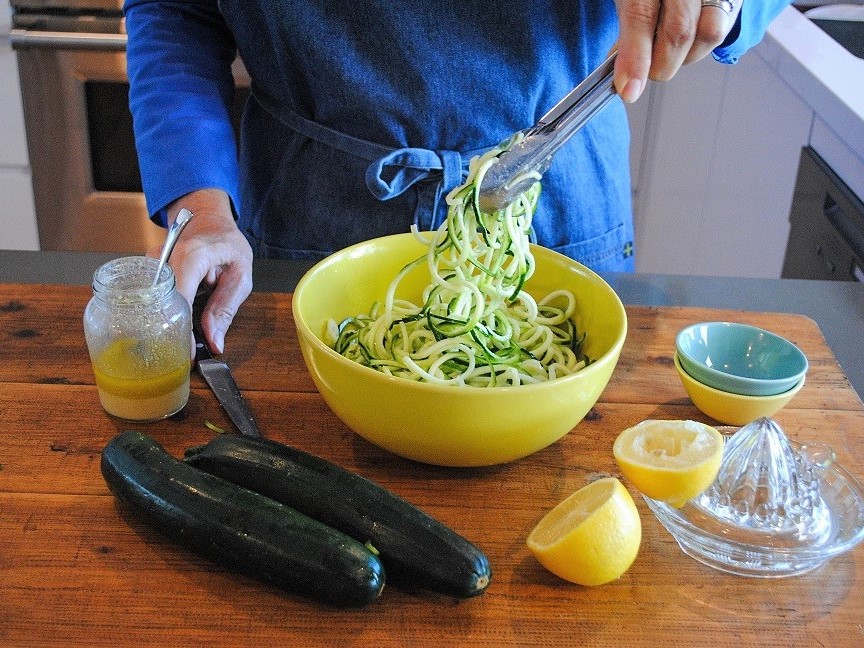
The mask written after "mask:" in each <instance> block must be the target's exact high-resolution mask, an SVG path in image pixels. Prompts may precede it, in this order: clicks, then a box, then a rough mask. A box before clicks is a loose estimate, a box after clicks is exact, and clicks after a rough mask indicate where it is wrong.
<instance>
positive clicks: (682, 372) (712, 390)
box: [672, 351, 807, 403]
mask: <svg viewBox="0 0 864 648" xmlns="http://www.w3.org/2000/svg"><path fill="white" fill-rule="evenodd" d="M672 361H673V363H674V364H675V369H677V370H678V374H679V376H681V378H682V380H684V381H685V382H690V383H692V384H696V385H698V386H700V387H702V388H703V389H705V391H706V392H707V393H708V394H711V395H714V396H720V397H723V398H727V399H730V400H736V401H747V402H751V403H757V402H759V403H767V402H769V401H771V400H775V399H777V400H779V399H782V398H786V397H791V396H794V395H795V394H797V393H798V392H799V391H800V390H801V388H802V387H803V386H804V381H805V380H806V379H807V376H801V379H800V380H798V382H796V383H795V384H794V385H793V386H792V387H790V388H789V389H787V390H786V391H782V392H780V393H779V394H769V395H767V396H754V395H752V394H736V393H735V392H730V391H724V390H722V389H717V388H716V387H712V386H711V385H708V384H706V383H704V382H702V381H701V380H699V379H698V378H694V377H693V376H691V375H690V374H689V373H687V370H686V369H684V367H683V365H682V364H681V360H680V359H679V357H678V353H677V351H676V353H675V354H674V355H673V356H672Z"/></svg>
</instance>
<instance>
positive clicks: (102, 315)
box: [84, 256, 192, 421]
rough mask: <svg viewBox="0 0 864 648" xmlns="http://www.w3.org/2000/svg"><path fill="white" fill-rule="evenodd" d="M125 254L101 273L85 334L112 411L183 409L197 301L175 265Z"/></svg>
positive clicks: (154, 414) (143, 415)
mask: <svg viewBox="0 0 864 648" xmlns="http://www.w3.org/2000/svg"><path fill="white" fill-rule="evenodd" d="M158 265H159V262H158V260H157V259H152V258H149V257H141V256H136V257H123V258H120V259H114V260H113V261H109V262H108V263H106V264H104V265H103V266H101V267H100V268H99V269H98V270H97V271H96V273H95V274H94V275H93V297H92V298H91V299H90V302H89V303H88V304H87V307H86V309H85V310H84V335H85V338H86V340H87V350H88V351H89V353H90V361H91V363H92V365H93V374H94V376H95V378H96V386H97V388H98V390H99V400H100V402H101V403H102V407H103V408H105V411H106V412H108V413H109V414H111V415H112V416H115V417H117V418H121V419H125V420H129V421H154V420H158V419H163V418H166V417H168V416H171V415H172V414H176V413H177V412H179V411H180V410H181V409H183V407H184V406H185V405H186V402H187V401H188V400H189V372H190V370H191V366H192V362H191V359H192V308H191V306H190V305H189V302H188V301H187V300H186V298H185V297H183V295H181V294H180V293H179V292H177V291H176V289H175V284H176V279H175V277H174V273H173V271H172V270H171V268H170V267H168V266H167V265H166V266H165V267H164V268H163V270H162V272H161V275H160V277H159V279H158V281H157V282H156V284H155V285H153V277H154V275H155V273H156V269H157V267H158Z"/></svg>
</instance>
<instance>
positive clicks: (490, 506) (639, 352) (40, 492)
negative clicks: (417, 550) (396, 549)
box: [0, 284, 864, 647]
mask: <svg viewBox="0 0 864 648" xmlns="http://www.w3.org/2000/svg"><path fill="white" fill-rule="evenodd" d="M89 298H90V290H89V288H87V287H84V286H53V285H49V286H40V287H38V289H37V288H36V287H34V286H32V285H15V284H11V285H9V284H7V285H0V336H2V342H0V426H2V428H0V645H3V646H16V647H17V646H31V645H32V646H70V645H76V646H126V645H130V646H173V645H184V646H199V645H200V646H233V645H237V646H250V645H262V646H267V645H271V646H276V645H302V646H306V645H374V646H402V645H424V644H429V645H448V646H457V645H458V646H461V645H472V646H476V645H495V646H497V645H518V646H541V645H542V646H547V645H563V644H567V645H613V644H614V645H616V646H657V645H671V644H673V643H674V644H675V645H676V646H678V647H683V646H705V645H709V644H710V645H713V646H736V647H737V646H742V645H755V644H758V645H760V646H811V645H829V646H852V645H855V646H860V645H864V548H862V547H861V546H860V545H859V546H858V547H856V548H855V549H854V550H852V551H850V552H847V553H845V554H843V555H841V556H839V557H837V558H835V559H833V560H831V561H829V562H828V563H826V564H825V565H823V566H821V567H820V568H819V569H817V570H815V571H813V572H811V573H809V574H805V575H802V576H797V577H791V578H782V579H759V578H744V577H740V576H734V575H729V574H725V573H722V572H719V571H716V570H713V569H711V568H709V567H706V566H704V565H702V564H701V563H699V562H697V561H695V560H693V559H691V558H689V557H687V556H686V555H685V554H684V553H683V552H682V551H681V550H680V549H679V547H678V545H677V544H676V542H675V541H674V539H673V538H672V537H671V536H670V535H669V534H668V533H667V532H666V531H665V529H663V527H662V526H661V525H660V523H659V522H658V521H657V519H656V518H655V517H654V516H653V514H652V513H651V512H650V510H649V509H648V507H647V506H646V505H645V503H644V501H643V500H642V499H641V497H636V495H637V493H636V491H635V490H634V489H633V488H632V487H631V486H630V485H629V484H628V483H627V481H626V479H624V478H623V477H621V475H620V474H619V472H618V470H617V467H616V465H615V463H614V460H613V457H612V452H611V446H612V442H613V440H614V438H615V437H616V436H617V434H618V433H619V432H620V431H621V430H623V429H624V428H626V427H629V426H631V425H633V424H635V423H637V422H639V421H641V420H644V419H647V418H667V419H682V418H693V419H696V420H702V421H706V422H709V423H711V422H712V421H711V420H710V419H708V418H706V417H705V415H703V414H701V413H700V412H699V411H698V410H696V409H695V408H694V407H693V405H692V403H691V402H690V400H689V398H688V397H687V395H686V393H685V392H684V389H683V387H682V385H681V383H680V381H679V380H678V377H677V375H676V373H675V369H674V367H673V365H672V352H673V350H674V337H675V333H676V332H677V331H678V330H679V329H681V328H683V327H684V326H685V325H687V324H690V323H693V322H696V321H704V320H709V319H730V320H737V321H742V322H747V323H752V324H755V325H758V326H762V327H765V328H769V329H771V330H772V331H775V332H777V333H779V334H781V335H784V336H786V337H788V338H790V339H792V340H794V341H795V342H796V343H797V344H798V345H799V346H800V347H801V348H802V349H803V350H804V352H805V353H806V354H807V357H808V359H809V361H810V371H809V374H808V378H807V383H806V385H805V386H804V388H803V389H802V391H801V392H800V393H799V394H798V395H797V396H796V397H795V399H794V400H793V401H792V402H791V403H790V404H789V405H788V406H787V407H786V408H785V409H784V410H783V411H781V412H780V413H778V414H777V415H776V416H775V419H776V420H777V421H778V422H779V423H780V424H781V425H782V426H783V428H784V430H785V431H786V433H787V434H788V435H789V436H790V437H791V438H792V439H793V440H796V441H820V442H824V443H828V444H830V445H831V446H832V447H833V448H834V450H835V451H836V453H837V456H838V459H839V461H840V463H841V465H843V466H844V467H845V468H847V469H848V470H849V471H850V472H851V473H853V474H854V475H856V476H857V477H858V478H859V479H861V478H864V405H862V402H861V400H860V399H859V398H858V396H857V395H856V394H855V392H854V391H853V390H852V389H851V387H850V386H849V383H848V381H847V380H846V378H845V376H844V375H843V373H842V371H841V370H840V368H839V366H838V365H837V362H836V361H835V359H834V356H833V354H832V353H831V350H830V349H829V348H828V346H827V345H826V343H825V341H824V338H823V337H822V334H821V332H820V331H819V329H818V327H817V326H816V324H815V323H814V322H813V321H812V320H810V319H808V318H805V317H803V316H797V315H781V314H771V313H750V312H743V311H725V310H724V311H721V310H711V309H701V308H700V309H696V308H649V307H628V308H627V311H628V316H629V331H628V337H627V341H626V343H625V345H624V351H623V353H622V356H621V359H620V361H619V363H618V366H617V368H616V370H615V373H614V374H613V376H612V379H611V381H610V383H609V385H608V387H607V388H606V390H605V391H604V393H603V395H602V397H601V399H600V401H599V402H598V403H597V405H596V406H595V408H594V409H593V410H592V412H591V413H590V414H589V416H588V417H586V419H585V420H584V421H583V422H582V423H580V424H579V425H578V426H577V427H576V429H575V430H574V431H572V432H571V433H570V434H568V435H567V436H565V437H564V438H563V439H562V440H560V441H559V442H558V443H556V444H554V445H552V446H550V447H549V448H547V449H545V450H542V451H540V452H538V453H536V454H534V455H532V456H530V457H527V458H525V459H522V460H520V461H516V462H513V463H511V464H507V465H502V466H496V467H491V468H482V469H453V468H440V467H434V466H426V465H422V464H418V463H414V462H411V461H407V460H404V459H401V458H399V457H396V456H393V455H391V454H389V453H387V452H385V451H383V450H380V449H378V448H376V447H374V446H372V445H370V444H369V443H367V442H365V441H363V440H362V439H360V438H359V437H357V436H356V435H354V434H353V433H352V432H351V431H350V430H349V429H347V428H346V427H345V426H344V425H343V424H342V423H341V422H340V421H339V420H338V419H337V418H336V416H335V415H333V414H332V413H331V412H330V410H329V409H328V407H327V406H326V404H325V403H324V401H323V400H322V399H321V397H320V396H319V395H318V393H317V392H316V390H315V387H314V385H313V383H312V381H311V379H310V377H309V375H308V373H307V372H306V368H305V366H304V364H303V360H302V357H301V355H300V351H299V348H298V345H297V339H296V332H295V330H294V324H293V319H292V317H291V309H290V307H291V295H290V294H281V293H253V294H252V295H251V296H250V298H249V300H248V301H247V302H246V304H245V305H244V306H243V308H242V309H241V312H240V313H239V314H238V316H237V318H236V320H235V324H234V326H233V328H232V329H231V332H230V336H229V339H228V351H227V353H226V355H225V358H224V359H225V360H226V361H227V362H228V363H229V365H230V366H231V367H232V369H233V371H234V374H235V378H236V380H237V383H238V385H239V386H240V388H241V389H242V390H243V392H244V395H245V397H246V399H247V401H248V402H249V404H250V406H251V407H252V409H253V411H254V412H255V415H256V418H257V420H258V422H259V424H260V426H261V428H262V429H263V431H264V433H265V435H266V436H268V437H269V438H271V439H274V440H278V441H282V442H286V443H290V444H292V445H295V446H297V447H299V448H302V449H303V450H306V451H308V452H312V453H314V454H317V455H319V456H322V457H326V458H328V459H330V460H332V461H334V462H336V463H338V464H340V465H342V466H344V467H346V468H348V469H350V470H353V471H355V472H357V473H360V474H362V475H364V476H366V477H369V478H370V479H373V480H375V481H377V482H378V483H380V484H382V485H383V486H385V487H387V488H389V489H391V490H393V491H394V492H396V493H398V494H400V495H402V496H403V497H405V498H406V499H407V500H409V501H410V502H412V503H414V504H415V505H417V506H419V507H420V508H422V509H423V510H425V511H426V512H428V513H430V514H431V515H433V516H435V517H437V518H438V519H440V520H441V521H442V522H444V523H446V524H448V525H449V526H451V527H452V528H454V529H455V530H457V531H458V532H459V533H461V534H462V535H464V536H466V537H467V538H469V539H470V540H472V541H473V542H475V543H476V544H477V545H478V546H480V547H481V548H482V549H483V550H484V551H485V552H486V553H487V555H488V557H489V560H490V562H491V564H492V568H493V572H494V573H493V581H492V584H491V586H490V587H489V589H488V590H487V592H486V593H485V594H484V595H483V596H481V597H478V598H475V599H470V600H467V601H454V600H451V599H447V598H442V597H437V596H433V595H426V594H417V593H407V592H404V591H400V590H399V589H397V588H395V587H392V586H391V587H385V590H384V593H383V594H382V596H381V598H380V599H379V600H378V601H376V602H375V603H374V604H372V605H371V606H369V607H367V608H364V609H360V610H336V609H331V608H328V607H325V606H323V605H319V604H316V603H312V602H309V601H307V600H304V599H301V598H297V597H294V596H292V595H290V594H287V593H285V592H283V591H281V590H278V589H276V588H273V587H269V586H267V585H263V584H261V583H259V582H257V581H255V580H252V579H250V578H247V577H244V576H240V575H237V574H235V573H233V572H230V571H227V570H225V569H223V568H221V567H219V566H216V565H214V564H212V563H210V562H208V561H206V560H204V559H202V558H199V557H198V556H196V555H194V554H192V553H191V552H189V551H187V550H185V549H183V548H181V547H179V546H177V545H175V544H173V543H172V542H170V541H168V540H166V539H164V538H163V537H161V536H160V535H158V534H157V533H156V532H154V531H153V530H151V529H150V528H149V527H147V526H146V525H144V524H143V523H141V522H139V521H138V520H137V519H136V518H134V517H133V516H132V515H130V514H129V513H128V511H126V510H125V509H123V508H122V507H121V506H119V505H118V504H117V502H116V500H115V498H114V497H113V496H112V495H111V493H110V492H109V491H108V488H107V487H106V485H105V482H104V481H103V479H102V476H101V474H100V471H99V455H100V452H101V449H102V447H103V446H104V445H105V443H107V441H108V440H109V439H110V438H112V437H113V436H114V435H116V434H117V433H118V432H120V431H122V430H124V429H128V428H129V427H134V426H131V425H130V424H124V423H122V422H119V421H116V420H113V419H111V418H110V417H109V416H107V415H106V414H105V413H104V412H103V410H102V409H101V407H100V405H99V401H98V396H97V393H96V388H95V386H94V384H93V376H92V372H91V369H90V364H89V360H88V357H87V352H86V348H85V344H84V336H83V329H82V323H81V316H82V313H83V309H84V306H85V304H86V302H87V300H88V299H89ZM192 387H193V389H192V395H191V397H190V400H189V404H188V405H187V407H186V408H185V409H184V410H183V411H182V412H181V413H180V414H179V415H177V416H175V417H173V418H171V419H169V420H166V421H162V422H159V423H152V424H146V425H144V426H138V428H139V429H143V430H144V431H145V432H147V433H148V434H150V435H152V436H153V437H155V438H156V439H157V440H158V441H159V442H160V443H162V444H163V445H164V446H165V447H166V448H167V449H168V451H169V452H171V453H173V454H175V455H176V456H179V455H181V454H182V451H183V450H184V449H185V448H187V447H190V446H193V445H197V444H200V443H203V442H206V440H207V439H209V438H210V437H211V435H212V432H211V431H210V430H209V429H207V428H206V427H205V425H204V422H205V421H211V422H213V423H215V424H216V425H219V426H222V427H225V428H229V429H230V427H231V426H230V423H229V421H228V419H227V418H226V416H225V415H224V412H223V411H222V410H221V408H220V407H219V405H218V403H217V401H216V399H215V397H214V396H213V394H212V393H211V392H210V391H209V390H208V389H207V387H206V385H205V384H204V382H203V381H202V380H201V379H200V377H198V375H197V374H193V383H192ZM607 474H612V475H616V476H618V477H621V478H622V481H623V482H624V484H625V485H626V486H627V487H628V488H629V489H630V490H631V493H632V494H633V495H634V499H635V500H636V503H637V506H638V508H639V511H640V514H641V517H642V524H643V540H642V545H641V550H640V553H639V556H638V557H637V559H636V562H635V563H634V564H633V566H632V567H631V568H630V570H629V571H628V572H627V573H626V574H624V576H622V577H621V578H620V579H619V580H617V581H615V582H613V583H610V584H608V585H603V586H600V587H595V588H585V587H580V586H578V585H573V584H570V583H566V582H564V581H561V580H560V579H558V578H556V577H555V576H553V575H551V574H550V573H548V572H546V571H545V570H544V569H543V568H542V567H541V566H540V565H539V564H538V563H537V562H536V561H535V560H534V558H533V557H532V556H531V554H530V553H529V552H528V550H527V548H526V547H525V538H526V537H527V535H528V533H529V531H530V530H531V528H533V526H534V525H535V524H536V523H537V521H538V520H539V519H540V518H541V517H542V516H543V514H544V513H545V512H546V511H548V510H549V509H550V508H552V507H553V506H554V505H555V504H557V503H558V502H559V501H561V500H562V499H564V497H566V496H567V495H569V494H570V493H572V492H573V491H575V490H576V489H578V488H580V487H582V486H584V485H585V484H587V483H588V482H589V481H590V480H592V479H594V478H596V477H597V476H598V475H607Z"/></svg>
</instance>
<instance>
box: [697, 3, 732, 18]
mask: <svg viewBox="0 0 864 648" xmlns="http://www.w3.org/2000/svg"><path fill="white" fill-rule="evenodd" d="M702 7H703V8H704V7H715V8H717V9H719V10H720V11H722V12H723V13H725V14H726V15H727V16H731V15H732V11H733V10H734V9H735V5H734V4H732V2H731V0H702Z"/></svg>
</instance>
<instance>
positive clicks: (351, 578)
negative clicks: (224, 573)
mask: <svg viewBox="0 0 864 648" xmlns="http://www.w3.org/2000/svg"><path fill="white" fill-rule="evenodd" d="M101 465H102V475H103V476H104V477H105V481H106V482H107V484H108V486H109V488H110V489H111V491H112V492H113V493H114V494H115V495H116V496H117V497H118V498H119V499H120V500H122V501H123V502H126V503H127V504H128V505H130V506H131V508H132V509H133V510H134V511H135V512H136V513H137V514H138V515H139V516H140V517H141V518H142V519H144V520H145V521H147V522H149V523H150V524H151V525H153V526H154V527H155V528H156V529H157V530H158V531H160V532H161V533H163V534H164V535H165V536H166V537H168V538H169V539H170V540H174V541H176V542H178V543H180V544H181V545H183V546H185V547H187V548H188V549H191V550H192V551H194V552H196V553H198V554H199V555H202V556H204V557H206V558H209V559H211V560H213V561H215V562H217V563H219V564H221V565H224V566H226V567H229V568H232V569H235V570H237V571H240V572H242V573H245V574H247V575H249V576H251V577H253V578H256V579H259V580H261V581H264V582H267V583H271V584H273V585H276V586H279V587H282V588H284V589H286V590H289V591H291V592H293V593H295V594H298V595H301V596H305V597H308V598H311V599H315V600H318V601H321V602H324V603H327V604H330V605H334V606H339V607H359V606H362V605H366V604H368V603H371V602H372V601H374V600H375V599H376V598H378V595H379V594H380V593H381V590H382V588H383V587H384V569H383V567H382V565H381V562H380V560H378V558H377V557H376V556H375V555H374V554H373V553H372V552H371V551H370V550H369V549H368V548H367V547H365V546H364V545H362V544H360V543H359V542H357V541H356V540H353V539H352V538H349V537H348V536H347V535H345V534H344V533H341V532H339V531H336V530H335V529H332V528H330V527H327V526H325V525H324V524H322V523H321V522H318V521H316V520H312V519H310V518H308V517H307V516H305V515H302V514H301V513H298V512H297V511H295V510H293V509H291V508H290V507H288V506H286V505H284V504H280V503H279V502H276V501H274V500H272V499H269V498H267V497H264V496H263V495H260V494H258V493H254V492H252V491H250V490H247V489H245V488H242V487H240V486H238V485H237V484H233V483H231V482H228V481H225V480H223V479H220V478H219V477H215V476H214V475H211V474H208V473H206V472H204V471H201V470H198V469H197V468H194V467H193V466H190V465H189V464H187V463H184V462H183V461H180V460H178V459H175V458H174V457H172V456H171V455H169V454H168V453H166V452H165V450H164V449H163V448H162V447H161V446H160V445H159V444H158V443H156V442H155V441H154V440H153V439H152V438H150V437H149V436H147V435H144V434H141V433H140V432H134V431H128V432H124V433H122V434H120V435H118V436H116V437H114V439H112V440H111V441H110V442H109V443H108V445H107V446H106V447H105V449H104V450H103V451H102V464H101Z"/></svg>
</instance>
